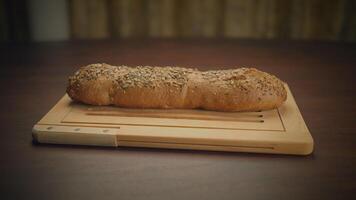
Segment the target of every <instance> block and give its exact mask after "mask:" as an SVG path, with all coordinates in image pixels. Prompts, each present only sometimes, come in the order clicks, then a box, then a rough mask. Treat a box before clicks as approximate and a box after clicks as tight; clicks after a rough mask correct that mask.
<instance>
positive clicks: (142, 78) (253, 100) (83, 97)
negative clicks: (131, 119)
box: [67, 64, 287, 111]
mask: <svg viewBox="0 0 356 200" xmlns="http://www.w3.org/2000/svg"><path fill="white" fill-rule="evenodd" d="M67 93H68V95H69V96H70V97H71V98H72V99H73V100H74V101H78V102H82V103H86V104H91V105H114V106H120V107H126V108H167V109H168V108H177V109H194V108H198V109H205V110H214V111H259V110H268V109H273V108H277V107H278V106H280V105H281V104H282V103H283V102H284V101H285V100H286V98H287V93H286V90H285V88H284V84H283V82H282V81H281V80H279V79H278V78H276V77H275V76H273V75H270V74H268V73H265V72H262V71H259V70H257V69H255V68H238V69H228V70H214V71H199V70H197V69H192V68H181V67H150V66H139V67H127V66H112V65H108V64H91V65H88V66H84V67H81V68H80V69H79V70H78V71H77V72H76V73H75V74H74V75H73V76H71V77H69V84H68V87H67Z"/></svg>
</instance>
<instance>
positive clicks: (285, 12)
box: [0, 0, 356, 42]
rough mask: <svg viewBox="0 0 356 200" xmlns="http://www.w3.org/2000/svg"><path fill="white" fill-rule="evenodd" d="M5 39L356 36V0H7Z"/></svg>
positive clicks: (0, 4)
mask: <svg viewBox="0 0 356 200" xmlns="http://www.w3.org/2000/svg"><path fill="white" fill-rule="evenodd" d="M0 31H1V33H0V40H1V41H3V42H4V41H5V42H6V41H10V42H11V41H15V42H23V41H31V40H33V41H56V40H68V39H103V38H128V37H158V38H160V37H164V38H167V37H168V38H176V37H194V38H196V37H204V38H215V37H219V38H254V39H307V40H308V39H310V40H338V41H339V40H340V41H356V1H354V0H27V1H26V0H0Z"/></svg>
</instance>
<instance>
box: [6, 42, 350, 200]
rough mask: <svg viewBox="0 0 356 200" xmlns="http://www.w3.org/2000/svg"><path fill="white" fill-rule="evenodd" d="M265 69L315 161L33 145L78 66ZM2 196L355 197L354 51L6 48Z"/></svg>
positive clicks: (316, 45)
mask: <svg viewBox="0 0 356 200" xmlns="http://www.w3.org/2000/svg"><path fill="white" fill-rule="evenodd" d="M96 62H106V63H111V64H126V65H186V66H197V67H199V68H201V69H216V68H223V66H231V67H234V66H257V67H258V68H259V69H261V70H265V71H267V72H271V73H273V74H275V75H277V76H278V77H280V78H281V79H283V80H284V81H285V82H287V83H288V84H289V86H290V88H291V90H292V92H293V93H294V96H295V99H296V101H297V103H298V105H299V108H300V110H301V113H302V115H303V117H304V119H305V122H306V124H307V126H308V127H309V129H310V132H311V134H312V135H313V137H314V141H315V150H314V153H313V154H312V155H310V156H306V157H304V156H283V155H263V154H248V153H224V152H207V151H189V150H164V149H145V148H118V149H115V148H102V147H84V146H65V145H42V144H33V143H32V138H31V128H32V126H33V125H34V124H35V123H36V122H37V121H38V120H39V119H40V118H41V117H42V116H43V115H44V114H45V113H47V111H48V110H49V109H50V108H51V107H52V106H53V105H54V104H55V103H56V102H57V100H59V98H60V97H61V96H62V95H63V94H64V92H65V87H66V82H67V77H68V76H69V75H70V74H71V73H73V72H74V71H75V70H76V69H77V68H78V67H79V66H81V65H86V64H89V63H96ZM0 65H1V73H0V88H1V97H0V108H1V114H0V118H1V128H0V132H1V139H0V173H1V177H0V184H1V185H0V188H1V189H0V192H1V196H2V197H7V198H5V199H15V198H16V199H25V198H26V199H84V198H85V199H99V198H103V199H179V200H181V199H235V200H236V199H238V198H239V199H274V200H275V199H289V200H290V199H321V198H323V199H342V198H345V197H349V198H350V199H352V198H351V197H353V199H355V198H356V125H355V124H356V109H355V108H356V106H355V103H356V102H355V100H356V99H355V96H356V89H355V88H356V81H355V80H356V44H340V43H325V42H312V43H307V42H296V41H294V42H286V41H284V42H283V41H241V40H126V41H91V42H85V41H79V42H59V43H36V44H11V45H10V44H2V45H0Z"/></svg>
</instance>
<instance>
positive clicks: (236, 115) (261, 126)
mask: <svg viewBox="0 0 356 200" xmlns="http://www.w3.org/2000/svg"><path fill="white" fill-rule="evenodd" d="M286 88H287V92H288V98H287V101H286V102H285V103H284V104H283V106H281V107H280V108H278V109H274V110H269V111H260V112H215V111H204V110H182V109H173V110H162V109H127V108H118V107H111V106H90V105H84V104H80V103H74V102H72V101H71V99H70V98H69V97H68V96H67V95H64V96H63V98H62V99H61V100H60V101H59V102H58V103H57V104H56V105H55V106H54V107H53V108H52V109H51V110H50V111H49V112H48V113H47V114H46V115H45V116H44V117H43V118H42V119H41V120H40V121H39V122H38V123H37V124H36V125H34V127H33V138H34V139H35V140H36V141H38V142H40V143H54V144H78V145H97V146H113V147H118V146H133V147H155V148H177V149H197V150H216V151H236V152H255V153H278V154H296V155H307V154H310V153H311V152H312V151H313V139H312V137H311V135H310V133H309V130H308V128H307V127H306V125H305V122H304V120H303V118H302V116H301V114H300V111H299V109H298V107H297V104H296V103H295V100H294V98H293V96H292V93H291V92H290V89H289V87H288V86H286Z"/></svg>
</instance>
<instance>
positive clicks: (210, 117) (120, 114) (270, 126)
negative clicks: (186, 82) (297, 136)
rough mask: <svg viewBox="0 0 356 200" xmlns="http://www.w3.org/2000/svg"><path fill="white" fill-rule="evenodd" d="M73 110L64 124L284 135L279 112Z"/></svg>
mask: <svg viewBox="0 0 356 200" xmlns="http://www.w3.org/2000/svg"><path fill="white" fill-rule="evenodd" d="M70 107H71V109H70V111H69V113H67V114H66V115H65V116H64V118H63V119H62V123H68V124H73V123H77V124H100V125H135V126H159V127H186V128H208V129H227V130H274V131H285V128H284V127H283V125H282V122H281V119H280V115H279V114H278V110H277V109H275V110H269V111H258V112H217V111H206V110H193V109H168V110H165V109H128V108H118V107H111V106H103V107H98V106H88V105H84V104H78V103H70Z"/></svg>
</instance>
